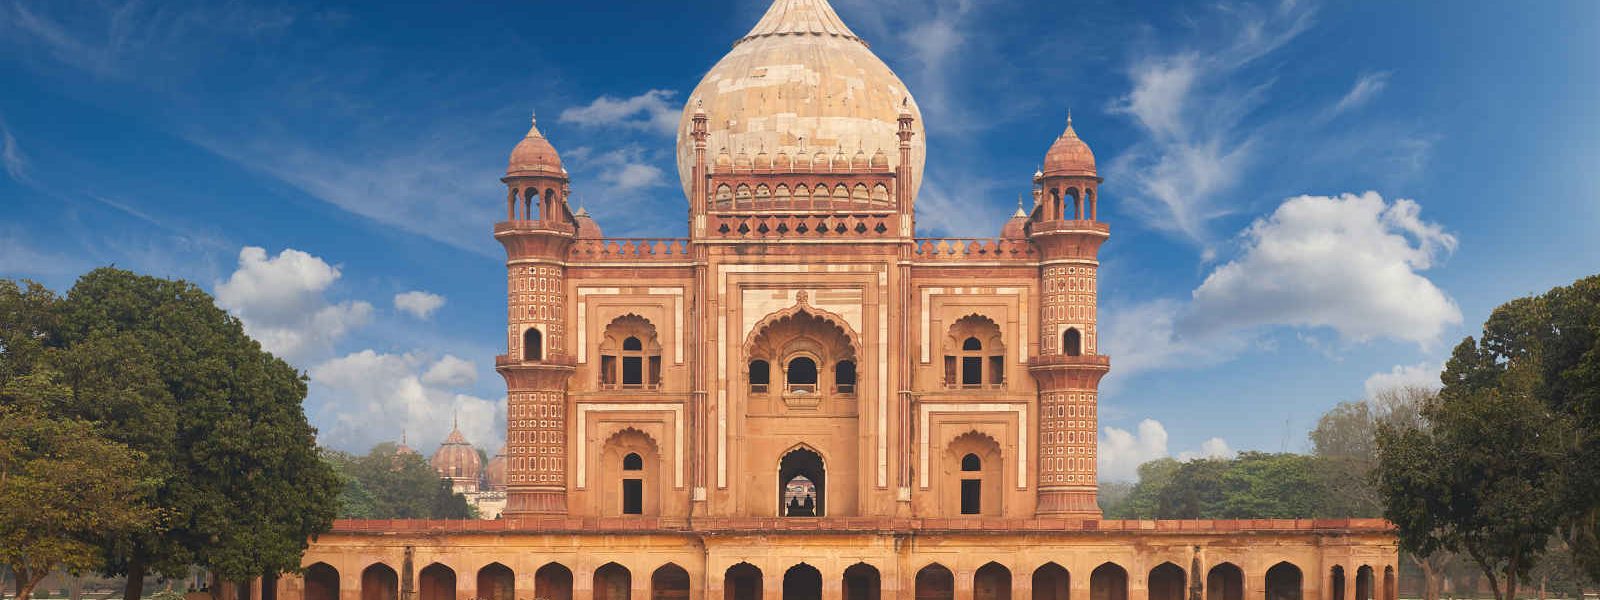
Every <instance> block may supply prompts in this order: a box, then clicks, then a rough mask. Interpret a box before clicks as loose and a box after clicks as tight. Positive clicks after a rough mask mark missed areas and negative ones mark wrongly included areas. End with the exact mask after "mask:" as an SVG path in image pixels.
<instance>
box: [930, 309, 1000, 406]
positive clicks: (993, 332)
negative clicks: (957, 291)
mask: <svg viewBox="0 0 1600 600" xmlns="http://www.w3.org/2000/svg"><path fill="white" fill-rule="evenodd" d="M1005 356H1006V346H1005V339H1004V337H1003V336H1002V335H1001V334H1000V326H999V325H996V324H995V322H994V321H993V320H990V319H989V318H988V317H985V316H982V315H967V316H965V317H962V318H960V319H958V320H956V322H955V323H954V324H952V325H951V326H950V331H949V333H948V334H947V335H946V336H945V342H944V382H945V387H947V388H950V389H960V390H981V389H997V388H1001V387H1003V386H1004V385H1005V382H1006V364H1005Z"/></svg>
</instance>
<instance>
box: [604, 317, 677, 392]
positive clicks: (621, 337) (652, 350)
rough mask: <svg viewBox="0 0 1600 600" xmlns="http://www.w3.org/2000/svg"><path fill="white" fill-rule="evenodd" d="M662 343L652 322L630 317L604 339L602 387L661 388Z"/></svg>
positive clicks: (615, 325)
mask: <svg viewBox="0 0 1600 600" xmlns="http://www.w3.org/2000/svg"><path fill="white" fill-rule="evenodd" d="M661 353H662V350H661V339H660V336H659V335H658V334H657V332H656V326H655V324H654V323H651V322H650V319H647V318H644V317H643V316H640V315H639V314H637V313H631V312H630V313H627V314H624V315H621V316H619V317H617V318H615V319H612V320H611V322H610V323H607V324H606V327H605V330H604V331H603V332H602V333H601V335H600V345H599V354H600V374H599V375H600V387H601V388H602V389H631V390H653V389H657V388H658V387H659V386H660V385H661Z"/></svg>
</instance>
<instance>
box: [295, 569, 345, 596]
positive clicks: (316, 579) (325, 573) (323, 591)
mask: <svg viewBox="0 0 1600 600" xmlns="http://www.w3.org/2000/svg"><path fill="white" fill-rule="evenodd" d="M304 585H305V592H304V595H303V597H304V599H305V600H339V570H338V569H335V568H333V565H330V564H328V563H325V562H319V563H316V564H313V565H311V566H309V567H306V574H305V584H304Z"/></svg>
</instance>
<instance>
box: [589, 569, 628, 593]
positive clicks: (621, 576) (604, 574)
mask: <svg viewBox="0 0 1600 600" xmlns="http://www.w3.org/2000/svg"><path fill="white" fill-rule="evenodd" d="M593 589H594V600H629V598H631V597H632V596H633V573H632V572H630V571H628V568H627V567H624V566H622V565H619V564H617V563H614V562H608V563H606V564H603V565H600V568H598V569H595V570H594V588H593Z"/></svg>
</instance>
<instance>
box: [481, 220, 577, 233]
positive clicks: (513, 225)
mask: <svg viewBox="0 0 1600 600" xmlns="http://www.w3.org/2000/svg"><path fill="white" fill-rule="evenodd" d="M512 233H553V234H557V235H577V233H578V228H577V227H573V226H572V225H568V224H566V223H559V222H555V221H542V220H541V221H528V220H522V219H518V220H515V221H501V222H499V223H495V224H494V235H495V237H500V236H501V235H505V234H512Z"/></svg>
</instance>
